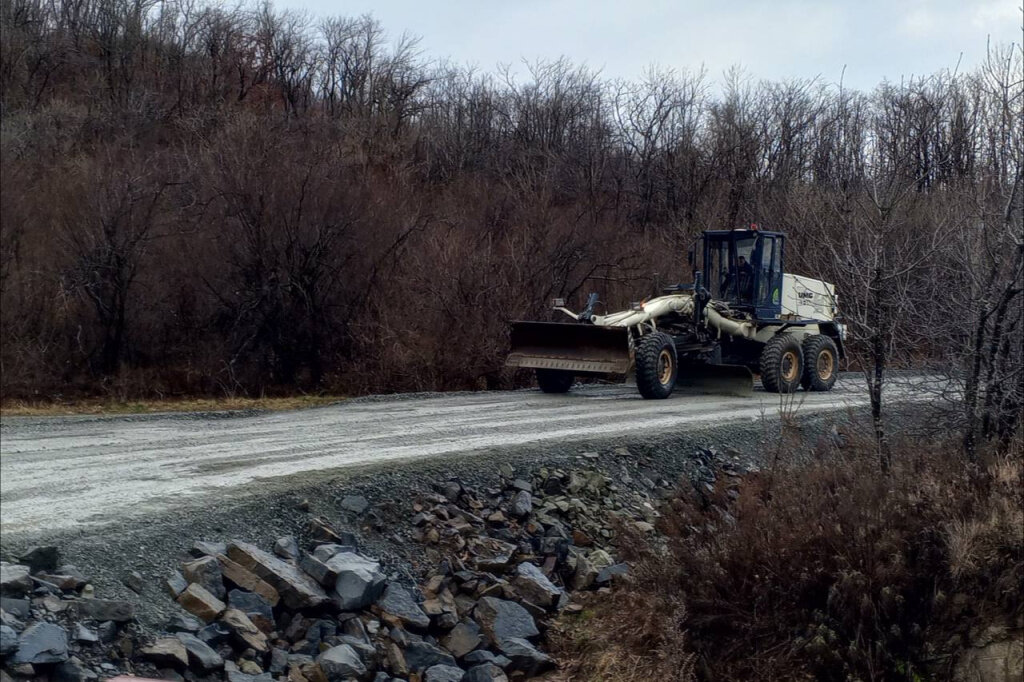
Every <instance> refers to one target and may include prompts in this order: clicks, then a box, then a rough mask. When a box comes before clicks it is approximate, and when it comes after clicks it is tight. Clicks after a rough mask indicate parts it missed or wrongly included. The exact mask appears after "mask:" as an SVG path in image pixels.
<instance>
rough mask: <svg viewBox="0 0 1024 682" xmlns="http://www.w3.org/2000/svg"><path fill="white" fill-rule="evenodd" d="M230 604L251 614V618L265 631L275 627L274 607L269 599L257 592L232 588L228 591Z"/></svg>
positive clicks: (248, 614)
mask: <svg viewBox="0 0 1024 682" xmlns="http://www.w3.org/2000/svg"><path fill="white" fill-rule="evenodd" d="M228 605H229V606H231V607H232V608H235V609H238V610H239V611H241V612H242V613H244V614H245V615H247V616H249V620H251V621H252V622H253V623H254V624H255V625H256V627H258V628H260V629H261V630H263V631H264V632H269V631H270V630H273V629H274V609H273V607H271V605H270V602H269V601H267V600H266V599H265V598H264V597H262V596H260V595H258V594H256V593H255V592H246V591H245V590H231V591H230V592H229V593H228Z"/></svg>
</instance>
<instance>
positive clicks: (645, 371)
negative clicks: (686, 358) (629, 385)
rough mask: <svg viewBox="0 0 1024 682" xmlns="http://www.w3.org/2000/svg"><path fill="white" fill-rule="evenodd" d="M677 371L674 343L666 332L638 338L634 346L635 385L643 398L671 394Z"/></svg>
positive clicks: (677, 363)
mask: <svg viewBox="0 0 1024 682" xmlns="http://www.w3.org/2000/svg"><path fill="white" fill-rule="evenodd" d="M678 373H679V361H678V359H677V358H676V344H675V342H674V341H672V337H671V336H669V335H668V334H662V333H661V332H656V333H654V334H648V335H647V336H645V337H643V338H642V339H640V343H639V344H638V345H637V347H636V387H637V389H639V390H640V395H642V396H643V397H645V398H667V397H669V396H670V395H672V389H673V388H675V386H676V376H677V375H678Z"/></svg>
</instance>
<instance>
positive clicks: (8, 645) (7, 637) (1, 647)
mask: <svg viewBox="0 0 1024 682" xmlns="http://www.w3.org/2000/svg"><path fill="white" fill-rule="evenodd" d="M17 650H18V633H17V632H15V631H14V628H12V627H9V626H7V625H0V656H9V655H10V654H13V653H14V652H15V651H17Z"/></svg>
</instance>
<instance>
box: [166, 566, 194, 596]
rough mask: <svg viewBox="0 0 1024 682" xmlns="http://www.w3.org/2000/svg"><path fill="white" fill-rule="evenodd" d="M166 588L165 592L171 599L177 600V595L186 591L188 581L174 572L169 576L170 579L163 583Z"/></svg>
mask: <svg viewBox="0 0 1024 682" xmlns="http://www.w3.org/2000/svg"><path fill="white" fill-rule="evenodd" d="M164 586H165V587H166V588H167V592H168V593H169V594H170V595H171V598H172V599H177V598H178V595H179V594H181V593H182V592H184V591H185V590H187V589H188V581H187V580H185V576H183V575H182V574H181V572H180V571H175V572H174V573H172V574H171V577H170V578H168V579H167V582H165V583H164Z"/></svg>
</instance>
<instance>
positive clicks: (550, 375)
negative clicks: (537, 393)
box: [537, 369, 576, 393]
mask: <svg viewBox="0 0 1024 682" xmlns="http://www.w3.org/2000/svg"><path fill="white" fill-rule="evenodd" d="M575 378H576V377H575V376H573V373H572V372H567V371H565V370H564V369H538V370H537V385H538V386H540V390H542V391H544V392H545V393H568V392H569V389H570V388H572V382H573V380H574V379H575Z"/></svg>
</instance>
